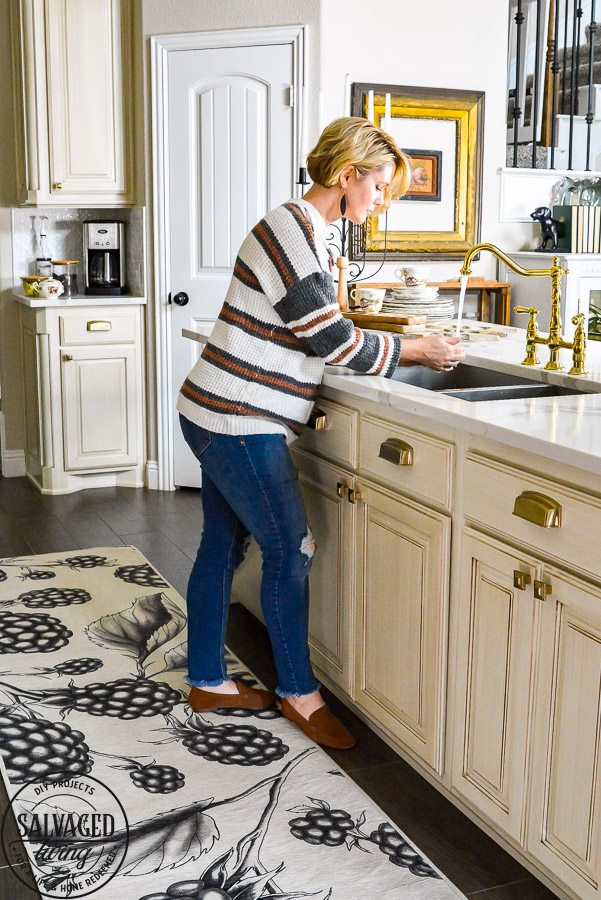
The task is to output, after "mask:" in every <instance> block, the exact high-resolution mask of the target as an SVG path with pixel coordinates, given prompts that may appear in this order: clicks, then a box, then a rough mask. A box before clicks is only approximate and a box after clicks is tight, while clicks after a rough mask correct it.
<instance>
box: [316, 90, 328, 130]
mask: <svg viewBox="0 0 601 900" xmlns="http://www.w3.org/2000/svg"><path fill="white" fill-rule="evenodd" d="M317 110H318V122H319V133H320V134H321V132H322V131H323V130H324V128H325V125H326V120H325V116H324V112H323V91H320V92H319V99H318V107H317Z"/></svg>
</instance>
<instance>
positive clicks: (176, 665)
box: [0, 547, 464, 900]
mask: <svg viewBox="0 0 601 900" xmlns="http://www.w3.org/2000/svg"><path fill="white" fill-rule="evenodd" d="M186 669H187V645H186V615H185V603H184V601H183V599H182V598H181V596H180V595H179V594H178V593H177V592H176V591H175V590H174V588H173V587H171V586H170V585H169V584H168V583H167V582H166V581H165V580H164V579H163V578H162V577H161V575H160V574H159V573H158V572H156V571H155V569H154V568H153V567H152V566H151V565H150V563H149V562H148V561H147V560H146V559H145V558H144V557H143V556H142V555H141V554H140V553H139V551H138V550H136V549H135V548H133V547H116V548H103V549H92V550H85V551H81V550H76V551H73V552H71V553H59V554H47V555H44V556H35V557H28V558H26V557H23V558H10V559H4V560H0V754H1V756H0V759H1V761H2V762H1V769H2V777H3V779H4V782H5V784H6V788H7V791H8V795H9V798H10V800H11V806H12V808H13V810H14V813H15V816H16V818H17V821H18V828H19V833H20V835H21V838H22V840H23V842H24V845H25V847H26V851H27V855H28V858H29V866H28V865H27V860H24V859H23V858H22V855H21V851H20V850H19V847H18V845H17V844H16V842H15V841H14V840H13V837H11V828H10V825H9V818H8V816H5V817H4V821H3V823H2V843H3V849H4V852H5V854H6V856H7V859H8V862H9V863H10V865H11V868H12V871H13V874H14V877H15V878H18V879H20V880H21V881H22V882H24V883H25V884H28V885H29V886H30V887H33V888H35V887H37V889H38V890H39V892H40V893H41V895H42V896H43V897H84V896H90V895H92V896H94V897H96V898H98V900H115V898H118V900H171V898H175V897H179V898H189V900H192V898H194V900H267V898H270V900H297V898H298V900H300V898H314V900H368V898H369V900H371V898H376V897H377V898H391V900H392V898H395V900H396V898H399V900H447V898H457V897H463V896H464V895H463V894H461V893H460V892H459V891H458V890H457V889H456V888H455V887H454V886H453V885H452V884H451V883H450V882H449V881H448V880H447V879H446V878H445V877H444V876H443V875H442V873H440V872H439V871H438V870H437V869H436V868H435V867H434V866H433V864H432V863H430V862H429V861H428V860H427V859H425V857H424V856H423V854H422V853H420V851H419V849H418V848H417V847H415V845H414V844H412V842H411V840H410V839H409V838H408V837H407V836H406V835H404V834H402V833H401V832H400V831H399V829H398V828H397V827H396V826H395V825H394V824H393V823H391V822H390V821H388V820H387V818H386V816H385V815H384V813H383V812H382V811H381V810H380V809H379V808H378V807H377V806H376V805H375V804H374V803H373V802H372V801H371V800H370V798H369V797H368V796H367V795H366V794H365V793H363V791H361V790H360V789H359V788H358V787H357V786H356V785H355V784H354V783H353V782H352V781H351V780H350V779H349V778H348V777H347V776H346V775H345V774H344V772H343V771H342V770H341V769H339V768H338V767H337V766H336V765H335V764H334V763H333V762H332V760H331V759H330V758H329V757H328V756H327V754H325V753H324V752H323V751H322V750H321V749H320V748H319V747H318V746H317V745H316V744H314V743H313V742H311V741H310V740H309V739H308V738H307V737H306V736H305V735H304V734H303V733H302V732H301V731H299V730H298V729H297V728H296V727H295V726H294V725H292V723H290V722H288V721H287V720H286V719H284V718H283V717H282V715H281V713H280V711H279V709H277V708H275V707H273V708H271V709H268V710H262V711H254V712H250V711H246V710H224V711H223V712H220V711H215V712H211V713H206V714H203V715H198V714H195V713H193V712H192V711H191V710H190V708H189V707H188V706H187V705H186V696H187V691H188V688H187V685H186V684H185V682H184V680H183V676H184V674H185V672H186ZM228 670H229V672H230V675H231V676H233V677H236V678H238V679H239V680H242V681H245V682H246V683H248V684H251V685H254V686H262V685H260V683H259V682H258V681H257V680H256V679H255V678H254V676H253V675H252V674H251V673H250V672H249V671H248V669H246V668H245V666H244V665H243V664H242V662H241V661H240V660H239V659H237V658H236V657H235V656H234V655H233V654H231V653H228ZM32 879H33V880H32Z"/></svg>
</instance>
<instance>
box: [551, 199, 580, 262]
mask: <svg viewBox="0 0 601 900" xmlns="http://www.w3.org/2000/svg"><path fill="white" fill-rule="evenodd" d="M553 218H554V219H558V220H559V221H560V222H563V235H562V236H561V237H560V238H559V240H558V242H557V246H558V247H559V248H560V249H561V250H567V251H568V253H578V238H579V234H578V207H577V206H554V207H553Z"/></svg>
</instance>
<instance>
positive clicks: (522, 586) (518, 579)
mask: <svg viewBox="0 0 601 900" xmlns="http://www.w3.org/2000/svg"><path fill="white" fill-rule="evenodd" d="M531 581H532V575H529V574H528V573H527V572H520V571H519V569H514V571H513V586H514V587H515V588H517V589H518V590H519V591H525V590H526V585H528V584H530V582H531Z"/></svg>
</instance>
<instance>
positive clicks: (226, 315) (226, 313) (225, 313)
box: [220, 309, 305, 349]
mask: <svg viewBox="0 0 601 900" xmlns="http://www.w3.org/2000/svg"><path fill="white" fill-rule="evenodd" d="M220 318H222V319H228V320H229V321H231V322H239V323H240V324H241V325H244V326H245V327H246V328H250V330H251V331H256V333H257V334H260V335H261V336H262V337H268V338H271V337H273V336H274V335H273V332H272V331H271V329H270V328H261V327H260V326H259V325H255V324H254V322H249V321H248V320H247V319H245V318H244V316H237V315H236V314H235V313H233V312H230V310H228V309H222V311H221V314H220ZM276 337H277V340H280V341H287V342H288V343H290V344H292V345H293V346H294V347H302V348H303V349H304V348H305V345H304V344H303V342H302V341H299V339H298V338H297V337H295V336H294V335H293V334H290V335H287V334H278V335H276Z"/></svg>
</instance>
